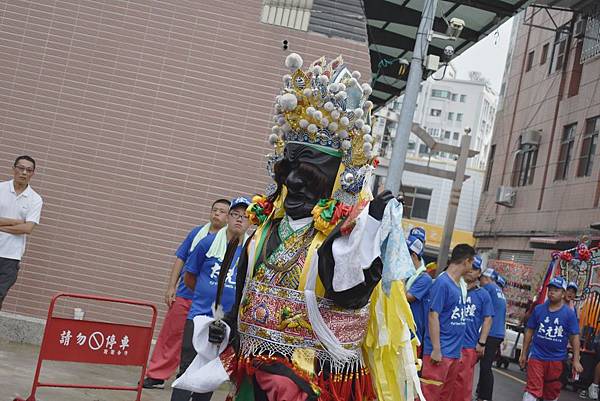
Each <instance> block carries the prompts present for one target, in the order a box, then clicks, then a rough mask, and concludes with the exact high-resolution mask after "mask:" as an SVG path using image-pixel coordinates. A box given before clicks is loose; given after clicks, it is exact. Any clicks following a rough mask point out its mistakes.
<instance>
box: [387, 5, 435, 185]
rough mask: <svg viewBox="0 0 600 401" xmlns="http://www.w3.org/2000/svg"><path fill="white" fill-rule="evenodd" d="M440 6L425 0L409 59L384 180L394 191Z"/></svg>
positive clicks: (397, 182) (402, 164)
mask: <svg viewBox="0 0 600 401" xmlns="http://www.w3.org/2000/svg"><path fill="white" fill-rule="evenodd" d="M436 9H437V0H425V4H424V5H423V12H422V15H421V22H420V23H419V29H418V30H417V37H416V38H415V48H414V50H413V57H412V60H411V62H410V70H409V72H408V78H407V81H406V90H405V91H404V101H403V102H402V109H401V110H400V116H399V118H398V125H397V126H396V137H395V138H394V143H393V147H392V157H391V159H390V165H389V167H388V174H387V178H386V180H385V189H389V190H390V191H392V192H393V193H394V194H395V195H397V194H398V192H399V190H400V183H401V182H402V173H403V172H404V160H405V159H406V150H407V147H408V138H409V136H410V130H411V127H412V123H413V118H414V115H415V109H416V107H417V97H418V96H419V87H420V86H421V79H422V78H423V60H424V59H425V57H426V56H427V49H428V48H429V33H430V32H431V30H432V28H433V21H434V19H435V10H436Z"/></svg>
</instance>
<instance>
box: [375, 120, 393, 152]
mask: <svg viewBox="0 0 600 401" xmlns="http://www.w3.org/2000/svg"><path fill="white" fill-rule="evenodd" d="M390 129H395V127H390V126H387V127H385V129H384V131H383V135H382V137H381V146H380V148H379V156H381V157H386V158H387V157H390V156H391V154H392V134H391V132H390Z"/></svg>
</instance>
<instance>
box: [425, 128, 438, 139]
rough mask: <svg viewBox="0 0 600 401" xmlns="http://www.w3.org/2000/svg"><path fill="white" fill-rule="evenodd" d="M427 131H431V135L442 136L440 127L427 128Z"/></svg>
mask: <svg viewBox="0 0 600 401" xmlns="http://www.w3.org/2000/svg"><path fill="white" fill-rule="evenodd" d="M427 133H429V135H431V136H435V137H438V136H440V129H439V128H427Z"/></svg>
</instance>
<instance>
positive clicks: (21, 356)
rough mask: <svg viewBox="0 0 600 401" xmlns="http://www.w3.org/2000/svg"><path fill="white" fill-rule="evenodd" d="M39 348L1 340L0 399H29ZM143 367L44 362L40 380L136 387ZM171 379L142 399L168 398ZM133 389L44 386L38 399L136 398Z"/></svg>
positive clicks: (215, 400)
mask: <svg viewBox="0 0 600 401" xmlns="http://www.w3.org/2000/svg"><path fill="white" fill-rule="evenodd" d="M38 351H39V347H38V346H34V345H28V344H17V343H10V342H3V341H1V340H0V401H12V400H13V398H14V397H15V396H17V395H19V396H21V397H23V398H27V397H28V396H29V394H30V391H31V384H32V383H33V375H34V374H35V367H36V364H37V357H38ZM139 374H140V369H139V368H135V367H122V366H114V365H90V364H83V363H64V362H44V365H43V367H42V372H41V376H40V379H41V380H43V381H47V382H61V383H69V384H73V383H78V384H84V383H86V384H91V383H93V384H99V385H113V386H122V385H123V386H126V385H128V386H134V385H135V384H136V383H137V381H138V378H139ZM170 384H171V382H170V381H169V382H167V383H166V386H165V389H164V390H155V389H152V390H149V389H145V390H144V392H143V394H142V401H169V400H170V399H171V386H170ZM135 395H136V393H135V392H132V391H99V390H79V389H58V388H43V389H40V390H39V391H38V392H37V397H36V399H37V400H38V401H133V400H135ZM226 395H227V389H226V387H225V386H224V387H223V389H222V390H219V391H217V392H216V393H215V394H214V395H213V397H212V401H224V400H225V397H226Z"/></svg>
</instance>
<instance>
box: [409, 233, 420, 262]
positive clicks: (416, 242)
mask: <svg viewBox="0 0 600 401" xmlns="http://www.w3.org/2000/svg"><path fill="white" fill-rule="evenodd" d="M406 246H407V247H408V250H409V251H411V252H413V253H415V254H416V255H417V256H418V257H421V255H423V248H424V246H423V241H421V239H420V238H418V237H416V236H414V235H409V236H408V238H407V239H406Z"/></svg>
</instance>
